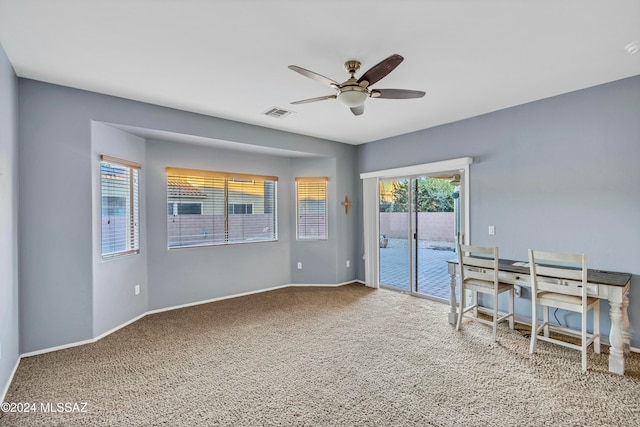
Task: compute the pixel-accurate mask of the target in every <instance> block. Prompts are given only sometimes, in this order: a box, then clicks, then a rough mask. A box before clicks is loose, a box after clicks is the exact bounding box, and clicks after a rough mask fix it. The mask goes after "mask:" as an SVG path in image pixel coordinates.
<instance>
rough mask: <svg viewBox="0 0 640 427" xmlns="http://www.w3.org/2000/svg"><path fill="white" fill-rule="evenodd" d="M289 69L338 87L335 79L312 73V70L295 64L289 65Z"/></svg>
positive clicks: (338, 84)
mask: <svg viewBox="0 0 640 427" xmlns="http://www.w3.org/2000/svg"><path fill="white" fill-rule="evenodd" d="M289 69H290V70H293V71H295V72H296V73H300V74H302V75H303V76H305V77H308V78H310V79H312V80H315V81H317V82H320V83H322V84H324V85H327V86H331V87H333V88H336V89H337V88H338V87H340V83H338V82H336V81H335V80H331V79H330V78H328V77H325V76H321V75H320V74H318V73H314V72H313V71H309V70H306V69H304V68H301V67H298V66H297V65H289Z"/></svg>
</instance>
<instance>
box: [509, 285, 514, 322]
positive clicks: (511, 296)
mask: <svg viewBox="0 0 640 427" xmlns="http://www.w3.org/2000/svg"><path fill="white" fill-rule="evenodd" d="M509 313H511V317H509V329H511V330H513V327H514V323H515V319H514V317H515V315H516V314H515V313H516V312H515V308H514V303H513V289H511V290H509Z"/></svg>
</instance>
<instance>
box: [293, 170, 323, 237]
mask: <svg viewBox="0 0 640 427" xmlns="http://www.w3.org/2000/svg"><path fill="white" fill-rule="evenodd" d="M327 181H328V178H327V177H318V178H296V217H297V224H296V225H297V227H296V228H297V232H296V235H297V238H298V240H326V239H327V238H328V237H327V216H328V215H327Z"/></svg>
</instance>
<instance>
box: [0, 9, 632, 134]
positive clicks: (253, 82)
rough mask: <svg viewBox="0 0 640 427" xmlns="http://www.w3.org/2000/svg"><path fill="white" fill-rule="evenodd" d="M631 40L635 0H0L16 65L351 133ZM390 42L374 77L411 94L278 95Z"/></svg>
mask: <svg viewBox="0 0 640 427" xmlns="http://www.w3.org/2000/svg"><path fill="white" fill-rule="evenodd" d="M632 42H640V1H638V0H607V1H602V0H535V1H533V0H484V1H478V0H448V1H445V0H416V1H410V0H396V1H373V0H341V1H338V0H319V1H316V0H307V1H303V0H270V1H265V0H256V1H248V0H209V1H205V0H201V1H197V0H164V1H158V0H128V1H124V0H117V1H114V0H56V1H51V0H0V43H1V44H2V46H3V47H4V50H5V51H6V53H7V55H8V57H9V60H10V61H11V63H12V65H13V67H14V69H15V71H16V74H17V75H18V76H20V77H26V78H31V79H36V80H42V81H45V82H51V83H56V84H60V85H64V86H70V87H76V88H81V89H86V90H90V91H95V92H100V93H105V94H110V95H115V96H120V97H124V98H130V99H135V100H139V101H144V102H149V103H153V104H158V105H163V106H168V107H173V108H178V109H182V110H187V111H193V112H198V113H203V114H208V115H212V116H217V117H222V118H227V119H231V120H236V121H240V122H245V123H251V124H256V125H261V126H266V127H270V128H276V129H281V130H285V131H290V132H295V133H300V134H305V135H312V136H316V137H321V138H327V139H331V140H335V141H341V142H346V143H350V144H361V143H365V142H369V141H374V140H378V139H383V138H387V137H391V136H395V135H399V134H404V133H408V132H412V131H416V130H420V129H425V128H429V127H432V126H437V125H440V124H444V123H449V122H453V121H456V120H460V119H464V118H468V117H472V116H477V115H480V114H484V113H488V112H491V111H496V110H499V109H503V108H507V107H511V106H514V105H519V104H523V103H526V102H530V101H534V100H537V99H542V98H547V97H550V96H554V95H558V94H561V93H566V92H570V91H574V90H577V89H582V88H585V87H590V86H594V85H598V84H601V83H605V82H609V81H613V80H618V79H621V78H625V77H630V76H634V75H638V74H640V53H637V54H634V55H631V54H629V53H628V52H627V50H625V46H626V45H628V44H629V43H632ZM393 53H398V54H400V55H402V56H404V58H405V60H404V62H403V63H402V64H400V66H399V67H398V68H396V69H395V70H394V71H393V72H392V73H391V74H389V75H388V76H387V77H385V78H384V79H383V80H381V81H380V82H378V83H376V84H375V85H373V88H401V89H415V90H424V91H426V92H427V95H426V96H425V97H424V98H421V99H410V100H390V99H372V98H370V99H368V100H367V101H366V104H365V106H366V111H365V113H364V115H362V116H359V117H356V116H354V115H352V114H351V112H350V111H349V110H348V108H347V107H345V106H343V105H341V104H340V103H338V102H337V101H335V100H328V101H322V102H317V103H311V104H303V105H290V104H289V103H290V102H291V101H296V100H301V99H305V98H312V97H317V96H322V95H329V94H331V93H332V89H330V88H328V87H324V86H322V85H321V84H320V83H318V82H316V81H313V80H310V79H307V78H305V77H303V76H301V75H299V74H297V73H295V72H293V71H291V70H289V69H288V68H287V66H289V65H298V66H300V67H303V68H306V69H309V70H312V71H315V72H317V73H319V74H322V75H324V76H326V77H329V78H331V79H334V80H337V81H340V82H341V81H344V80H346V79H347V77H348V74H347V73H346V72H345V71H344V68H343V63H344V62H345V61H346V60H348V59H357V60H359V61H361V62H362V69H361V71H360V73H358V74H357V75H356V77H357V76H359V75H360V74H361V73H363V72H364V71H365V70H367V69H368V68H369V67H371V66H373V65H375V64H376V63H378V62H379V61H381V60H382V59H384V58H386V57H387V56H389V55H391V54H393ZM274 106H275V107H279V108H284V109H289V110H292V111H294V112H295V114H293V115H291V116H288V117H286V118H283V119H276V118H272V117H268V116H265V115H263V113H264V112H265V111H266V110H268V109H270V108H271V107H274Z"/></svg>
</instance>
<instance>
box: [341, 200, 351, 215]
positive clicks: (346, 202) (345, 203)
mask: <svg viewBox="0 0 640 427" xmlns="http://www.w3.org/2000/svg"><path fill="white" fill-rule="evenodd" d="M352 204H353V203H351V201H350V200H349V196H344V202H342V206H344V213H345V215H349V207H350V206H351V205H352Z"/></svg>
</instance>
